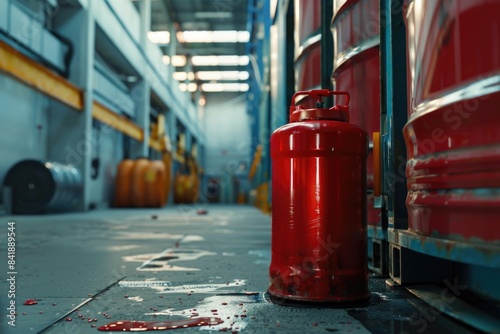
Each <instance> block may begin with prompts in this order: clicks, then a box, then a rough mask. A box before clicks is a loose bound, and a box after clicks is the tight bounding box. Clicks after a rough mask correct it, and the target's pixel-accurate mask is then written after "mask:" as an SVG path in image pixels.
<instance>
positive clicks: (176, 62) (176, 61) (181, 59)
mask: <svg viewBox="0 0 500 334" xmlns="http://www.w3.org/2000/svg"><path fill="white" fill-rule="evenodd" d="M186 63H187V59H186V56H181V55H177V56H173V57H172V65H173V66H175V67H182V66H186Z"/></svg>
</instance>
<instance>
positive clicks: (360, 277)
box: [268, 90, 370, 302]
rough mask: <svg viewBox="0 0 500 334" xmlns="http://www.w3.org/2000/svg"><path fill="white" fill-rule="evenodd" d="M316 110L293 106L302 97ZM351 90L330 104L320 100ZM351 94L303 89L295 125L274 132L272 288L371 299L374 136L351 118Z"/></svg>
mask: <svg viewBox="0 0 500 334" xmlns="http://www.w3.org/2000/svg"><path fill="white" fill-rule="evenodd" d="M302 95H306V96H308V97H309V98H314V99H316V101H317V103H316V104H317V108H315V109H304V108H303V107H301V106H295V102H296V98H297V97H298V96H302ZM331 95H345V96H346V98H347V103H346V105H335V106H333V107H331V108H329V109H328V108H324V107H323V102H322V98H323V97H325V96H331ZM349 98H350V96H349V94H348V93H346V92H340V91H338V92H337V91H329V90H311V91H308V92H297V93H296V94H295V95H294V96H293V98H292V106H291V107H290V124H287V125H284V126H282V127H280V128H279V129H277V130H276V131H275V132H274V133H273V135H272V136H271V158H272V211H273V213H272V257H271V265H270V268H269V274H270V287H269V289H268V292H269V293H270V294H271V295H273V296H275V297H280V298H285V299H291V300H299V301H312V302H331V301H334V302H343V301H354V300H361V299H366V298H368V297H369V295H370V293H369V291H368V267H367V249H366V247H367V244H366V242H367V241H366V159H367V155H368V135H367V133H366V132H365V131H364V130H363V129H361V128H360V127H359V126H356V125H353V124H349V107H348V104H349Z"/></svg>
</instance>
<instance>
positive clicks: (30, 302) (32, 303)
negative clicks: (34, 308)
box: [24, 299, 38, 305]
mask: <svg viewBox="0 0 500 334" xmlns="http://www.w3.org/2000/svg"><path fill="white" fill-rule="evenodd" d="M35 304H38V302H37V301H36V300H34V299H28V300H26V301H25V302H24V305H35Z"/></svg>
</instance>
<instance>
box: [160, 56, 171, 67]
mask: <svg viewBox="0 0 500 334" xmlns="http://www.w3.org/2000/svg"><path fill="white" fill-rule="evenodd" d="M161 60H162V61H163V64H165V65H169V64H170V57H169V56H163V57H161Z"/></svg>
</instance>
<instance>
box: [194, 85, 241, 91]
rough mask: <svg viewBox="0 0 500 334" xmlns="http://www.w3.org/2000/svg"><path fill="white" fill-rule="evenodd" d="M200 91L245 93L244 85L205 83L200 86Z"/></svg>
mask: <svg viewBox="0 0 500 334" xmlns="http://www.w3.org/2000/svg"><path fill="white" fill-rule="evenodd" d="M201 90H203V91H205V92H246V91H248V84H246V83H206V84H202V85H201Z"/></svg>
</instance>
